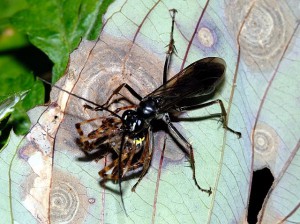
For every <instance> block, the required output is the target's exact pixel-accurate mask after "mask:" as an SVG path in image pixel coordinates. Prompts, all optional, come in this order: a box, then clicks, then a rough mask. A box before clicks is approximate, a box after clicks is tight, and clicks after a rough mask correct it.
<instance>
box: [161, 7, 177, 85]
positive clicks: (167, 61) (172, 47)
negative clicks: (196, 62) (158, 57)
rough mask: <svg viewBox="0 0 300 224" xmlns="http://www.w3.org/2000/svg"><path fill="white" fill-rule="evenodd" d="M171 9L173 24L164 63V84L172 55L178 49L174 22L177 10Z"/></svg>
mask: <svg viewBox="0 0 300 224" xmlns="http://www.w3.org/2000/svg"><path fill="white" fill-rule="evenodd" d="M169 11H170V13H171V18H172V26H171V32H170V41H169V44H168V50H167V53H166V54H167V55H166V59H165V64H164V72H163V84H165V83H166V82H167V80H168V74H169V69H170V64H171V59H172V55H173V53H174V51H176V48H175V41H174V37H173V33H174V24H175V14H176V13H177V10H176V9H170V10H169Z"/></svg>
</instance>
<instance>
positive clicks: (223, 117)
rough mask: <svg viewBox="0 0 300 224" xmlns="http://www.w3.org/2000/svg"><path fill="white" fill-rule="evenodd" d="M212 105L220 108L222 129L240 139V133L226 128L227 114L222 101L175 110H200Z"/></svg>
mask: <svg viewBox="0 0 300 224" xmlns="http://www.w3.org/2000/svg"><path fill="white" fill-rule="evenodd" d="M213 104H219V105H220V108H221V114H220V117H221V122H222V124H223V128H224V129H226V130H228V131H230V132H232V133H234V134H236V135H237V136H238V138H241V137H242V134H241V132H238V131H235V130H233V129H231V128H230V127H228V126H227V113H226V110H225V107H224V104H223V102H222V100H219V99H218V100H214V101H210V102H207V103H201V104H198V105H193V106H184V107H180V108H177V109H178V110H179V111H184V110H193V109H200V108H204V107H209V106H212V105H213Z"/></svg>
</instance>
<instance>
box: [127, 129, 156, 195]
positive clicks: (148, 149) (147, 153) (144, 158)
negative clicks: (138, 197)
mask: <svg viewBox="0 0 300 224" xmlns="http://www.w3.org/2000/svg"><path fill="white" fill-rule="evenodd" d="M145 142H146V143H145V147H144V151H143V154H142V155H141V158H140V159H139V160H138V162H136V163H135V164H133V165H132V169H137V168H139V167H141V166H143V170H142V173H141V175H140V177H139V179H138V181H137V182H136V183H135V184H134V185H133V187H132V188H131V191H132V192H135V189H136V187H137V185H138V184H139V183H140V182H141V180H142V179H143V177H144V176H145V175H146V173H147V171H148V169H149V167H150V163H151V160H152V155H153V135H152V131H151V129H150V128H149V129H148V132H147V136H146V139H145Z"/></svg>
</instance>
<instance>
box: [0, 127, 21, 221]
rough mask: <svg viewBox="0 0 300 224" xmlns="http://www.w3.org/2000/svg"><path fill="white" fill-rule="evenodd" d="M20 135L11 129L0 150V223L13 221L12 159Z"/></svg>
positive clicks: (14, 156) (15, 152) (15, 153)
mask: <svg viewBox="0 0 300 224" xmlns="http://www.w3.org/2000/svg"><path fill="white" fill-rule="evenodd" d="M22 138H23V137H22V136H17V135H15V133H14V132H13V131H11V132H10V135H9V139H8V142H7V144H6V145H5V146H4V147H3V148H2V149H1V150H0V173H1V178H0V186H1V188H0V198H1V200H0V216H1V222H2V223H13V222H14V221H13V220H14V219H13V218H14V217H13V211H12V208H13V207H14V203H13V202H15V203H16V201H14V200H13V198H12V191H13V189H12V185H13V184H12V180H11V175H12V173H13V169H15V167H14V168H13V165H12V164H13V160H14V158H16V155H17V150H18V147H19V144H20V142H21V140H22Z"/></svg>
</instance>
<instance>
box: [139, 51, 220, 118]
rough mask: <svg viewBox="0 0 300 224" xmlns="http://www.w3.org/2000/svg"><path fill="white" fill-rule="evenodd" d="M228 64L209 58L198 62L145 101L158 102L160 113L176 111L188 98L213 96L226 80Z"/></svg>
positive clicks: (218, 59) (155, 91)
mask: <svg viewBox="0 0 300 224" xmlns="http://www.w3.org/2000/svg"><path fill="white" fill-rule="evenodd" d="M225 70H226V62H225V61H224V60H223V59H222V58H217V57H208V58H203V59H200V60H199V61H196V62H194V63H192V64H191V65H189V66H188V67H186V68H185V69H183V70H182V71H180V72H179V73H178V74H177V75H175V76H174V77H173V78H171V79H170V80H169V81H168V82H167V83H166V84H164V85H161V86H160V87H158V88H157V89H156V90H154V91H153V92H152V93H150V94H149V95H148V96H146V97H145V98H144V99H147V98H150V97H151V98H153V99H156V101H157V102H158V105H157V106H158V110H159V112H160V113H163V112H167V111H168V110H170V109H176V107H177V106H178V104H180V102H181V101H182V100H184V99H186V98H192V97H199V96H204V95H208V94H211V93H212V92H213V91H214V90H215V88H216V86H217V85H219V84H220V82H221V81H222V79H223V78H224V75H225Z"/></svg>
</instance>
